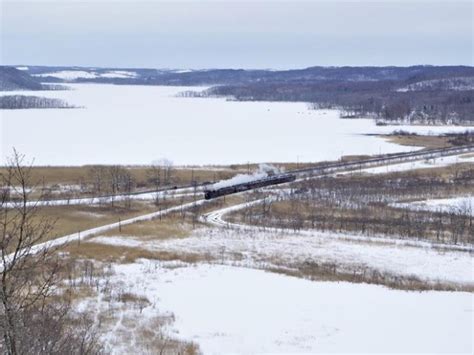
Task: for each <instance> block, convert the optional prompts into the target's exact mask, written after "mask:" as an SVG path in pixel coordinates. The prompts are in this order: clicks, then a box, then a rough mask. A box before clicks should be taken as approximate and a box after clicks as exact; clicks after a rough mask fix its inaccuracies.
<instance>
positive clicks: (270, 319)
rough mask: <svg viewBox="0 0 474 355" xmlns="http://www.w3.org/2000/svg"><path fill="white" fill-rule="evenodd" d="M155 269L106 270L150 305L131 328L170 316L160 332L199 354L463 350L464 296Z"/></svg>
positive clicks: (223, 270) (248, 273)
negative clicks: (189, 344) (164, 330)
mask: <svg viewBox="0 0 474 355" xmlns="http://www.w3.org/2000/svg"><path fill="white" fill-rule="evenodd" d="M161 265H162V263H161V262H159V261H150V260H142V261H141V262H137V263H134V264H125V265H114V267H113V268H114V271H115V273H116V275H115V276H114V277H113V278H112V280H111V282H112V284H114V283H117V284H119V285H120V287H121V289H122V290H124V291H125V292H132V293H135V294H138V295H142V296H145V297H147V298H148V300H149V301H150V305H149V306H147V307H146V308H144V309H143V312H142V313H140V314H142V315H141V316H140V314H139V310H135V312H136V313H137V318H136V319H137V322H140V321H145V320H147V319H150V318H151V317H152V316H153V315H156V316H158V315H159V314H169V313H170V312H172V313H173V314H174V316H175V322H174V323H172V324H170V325H168V326H167V328H168V333H169V334H170V335H171V336H174V337H178V338H181V339H185V340H193V341H195V342H197V343H198V344H199V345H200V347H201V350H202V351H203V352H204V354H215V353H267V352H279V353H282V352H284V353H290V352H293V353H296V352H313V353H314V352H347V353H349V352H350V353H356V352H362V353H367V352H378V353H381V352H387V351H390V352H394V353H401V352H410V353H418V352H453V353H454V352H465V353H468V352H470V351H471V350H472V337H471V336H472V327H473V325H472V312H473V306H472V300H473V299H472V295H471V294H469V293H460V292H456V293H450V292H405V291H396V290H390V289H387V288H385V287H381V286H373V285H366V284H350V283H345V282H339V283H335V282H312V281H308V280H303V279H297V278H293V277H288V276H284V275H278V274H271V273H266V272H263V271H259V270H252V269H244V268H235V267H227V266H209V265H199V266H195V267H181V268H172V269H170V268H163V267H162V266H161ZM109 308H110V307H109ZM129 311H130V310H127V312H129ZM117 316H119V315H117ZM120 317H121V316H120ZM136 326H138V324H135V326H134V327H136ZM117 328H120V324H118V325H117V326H115V327H113V328H112V329H110V334H107V338H108V339H112V340H114V341H115V342H120V341H121V338H120V336H119V335H118V334H114V332H116V331H117V330H120V329H117ZM122 341H123V340H122ZM115 349H120V348H119V347H117V345H115ZM115 353H121V352H120V351H115ZM123 353H125V351H124V352H123Z"/></svg>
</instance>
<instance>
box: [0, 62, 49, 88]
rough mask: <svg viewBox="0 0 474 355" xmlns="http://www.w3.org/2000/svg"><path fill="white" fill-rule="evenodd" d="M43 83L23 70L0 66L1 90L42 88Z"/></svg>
mask: <svg viewBox="0 0 474 355" xmlns="http://www.w3.org/2000/svg"><path fill="white" fill-rule="evenodd" d="M41 89H43V85H41V83H40V82H39V81H38V80H37V79H35V78H34V77H32V76H31V75H29V74H28V73H27V72H25V71H23V70H18V69H16V68H14V67H7V66H0V91H14V90H41Z"/></svg>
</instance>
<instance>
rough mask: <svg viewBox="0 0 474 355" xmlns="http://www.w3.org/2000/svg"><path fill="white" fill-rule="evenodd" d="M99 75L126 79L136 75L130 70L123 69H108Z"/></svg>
mask: <svg viewBox="0 0 474 355" xmlns="http://www.w3.org/2000/svg"><path fill="white" fill-rule="evenodd" d="M99 76H100V77H101V78H122V79H127V78H135V77H136V76H137V73H135V72H132V71H125V70H113V71H108V72H105V73H100V74H99Z"/></svg>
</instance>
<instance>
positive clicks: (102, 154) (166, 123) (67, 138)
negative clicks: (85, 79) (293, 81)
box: [0, 73, 464, 165]
mask: <svg viewBox="0 0 474 355" xmlns="http://www.w3.org/2000/svg"><path fill="white" fill-rule="evenodd" d="M119 74H123V73H119ZM70 86H71V87H72V88H73V89H74V90H69V91H40V92H38V91H35V92H17V94H23V95H28V94H32V95H37V96H44V97H55V98H60V99H64V100H66V101H67V102H68V103H70V104H73V105H76V106H80V107H83V108H78V109H69V110H64V109H62V110H61V109H43V110H40V109H29V110H3V111H2V114H1V123H0V127H1V128H0V130H1V132H0V134H1V146H0V149H1V151H0V156H1V157H0V159H1V160H3V159H4V157H5V156H6V155H9V154H11V149H12V147H16V148H17V149H18V150H19V151H20V152H22V153H24V154H26V155H27V156H28V157H35V158H36V160H35V163H36V164H45V165H46V164H51V165H78V164H91V163H101V164H105V163H123V164H150V163H151V162H152V161H154V160H156V159H159V158H163V157H166V158H168V159H170V160H172V161H174V162H175V163H176V164H229V163H247V162H248V161H251V162H272V161H280V162H284V161H297V160H299V161H300V162H302V161H319V160H333V159H338V158H339V157H340V156H341V155H343V154H377V153H380V152H382V153H389V152H397V151H407V150H410V148H409V147H401V146H398V145H396V144H394V143H389V142H386V141H385V140H384V139H382V138H379V137H376V136H368V135H365V134H367V133H371V134H374V133H381V134H383V133H390V132H392V131H393V130H396V129H404V130H408V131H416V132H424V133H427V132H445V131H463V130H464V128H462V127H423V126H416V127H415V126H414V127H402V126H392V127H391V126H376V125H375V123H374V121H373V120H370V119H360V120H347V119H346V120H343V119H340V118H338V112H337V111H330V110H321V111H314V110H309V109H308V108H307V105H306V104H304V103H268V102H235V101H226V100H224V99H211V98H209V99H199V98H182V97H175V95H176V94H177V93H179V92H181V91H185V90H190V89H191V90H199V88H187V87H160V86H126V85H124V86H121V85H99V84H71V85H70ZM0 94H1V93H0ZM3 94H9V95H11V94H15V92H8V93H3ZM25 127H28V129H27V130H26V129H25Z"/></svg>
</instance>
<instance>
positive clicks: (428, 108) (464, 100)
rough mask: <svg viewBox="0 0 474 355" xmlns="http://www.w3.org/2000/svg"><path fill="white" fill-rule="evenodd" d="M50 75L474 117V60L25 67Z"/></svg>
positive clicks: (348, 112) (396, 115) (445, 119)
mask: <svg viewBox="0 0 474 355" xmlns="http://www.w3.org/2000/svg"><path fill="white" fill-rule="evenodd" d="M22 69H24V70H26V71H27V72H28V73H29V74H31V76H32V77H34V78H38V80H41V81H42V82H48V83H64V82H67V83H84V82H87V83H107V84H118V85H176V86H199V85H200V86H211V88H209V89H207V90H205V91H204V92H202V91H201V92H199V93H197V94H196V93H193V92H190V91H188V92H186V93H185V95H186V96H193V95H196V96H212V97H215V96H217V97H227V98H229V97H232V98H234V99H235V100H240V101H298V102H308V103H310V104H312V106H313V107H314V108H333V109H339V110H341V111H343V116H344V117H345V118H358V117H373V118H375V119H377V121H378V123H380V124H386V123H387V122H388V123H403V124H418V123H422V124H468V125H474V67H472V66H430V65H417V66H410V67H393V66H390V67H310V68H305V69H295V70H279V71H277V70H243V69H206V70H177V69H144V68H142V69H138V68H97V67H93V68H91V67H87V68H86V67H43V66H28V67H24V68H22Z"/></svg>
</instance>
